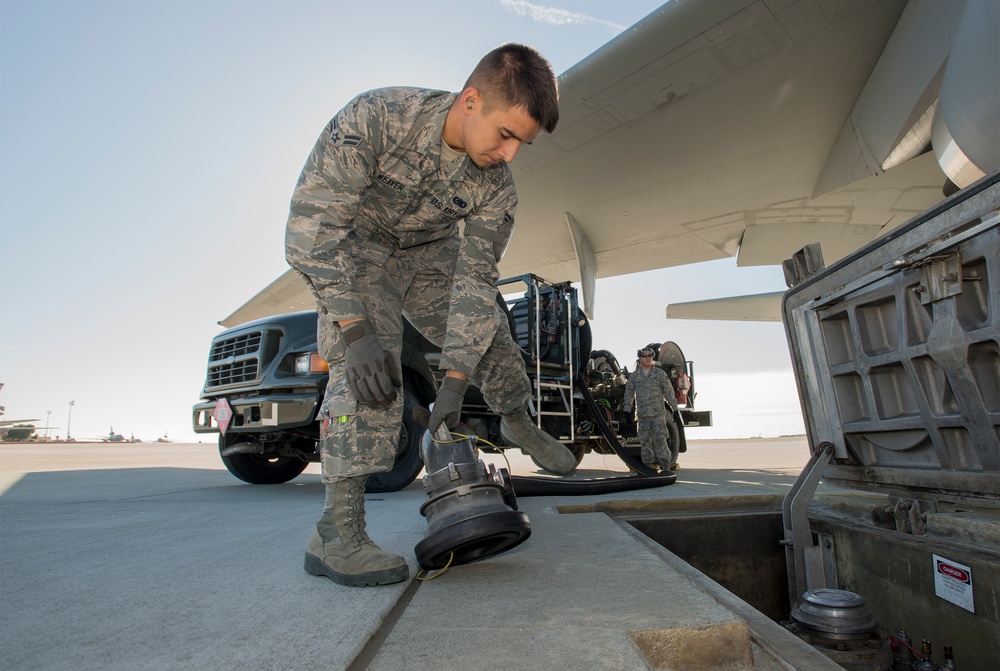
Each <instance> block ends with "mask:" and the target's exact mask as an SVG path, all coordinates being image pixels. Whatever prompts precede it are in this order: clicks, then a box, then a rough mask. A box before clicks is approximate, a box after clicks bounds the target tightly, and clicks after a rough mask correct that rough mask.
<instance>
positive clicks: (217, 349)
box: [205, 331, 264, 389]
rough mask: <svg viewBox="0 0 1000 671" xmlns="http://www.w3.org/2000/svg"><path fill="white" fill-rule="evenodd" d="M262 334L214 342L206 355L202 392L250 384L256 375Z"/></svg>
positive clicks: (251, 334)
mask: <svg viewBox="0 0 1000 671" xmlns="http://www.w3.org/2000/svg"><path fill="white" fill-rule="evenodd" d="M263 341H264V332H263V331H252V332H250V333H243V334H240V335H238V336H233V337H230V338H224V339H221V340H216V341H215V342H213V343H212V351H211V353H210V354H209V355H208V376H207V378H206V381H205V388H206V389H214V388H216V387H226V386H230V385H234V384H243V383H246V382H254V381H256V380H257V376H258V375H259V373H260V352H261V343H263Z"/></svg>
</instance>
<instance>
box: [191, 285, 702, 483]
mask: <svg viewBox="0 0 1000 671" xmlns="http://www.w3.org/2000/svg"><path fill="white" fill-rule="evenodd" d="M497 288H498V294H497V301H498V303H499V304H500V305H501V307H502V308H503V309H504V312H505V314H506V315H507V321H508V325H509V327H510V331H511V334H512V336H513V338H514V341H515V342H516V343H517V344H518V346H519V348H520V350H521V355H522V359H523V363H524V366H525V371H526V373H527V374H528V378H529V379H530V381H531V385H532V399H531V403H530V408H531V410H532V413H533V416H534V418H535V421H536V422H537V425H538V426H539V427H540V428H541V429H542V430H544V431H546V432H547V433H549V434H550V435H552V436H553V437H555V438H556V439H557V440H559V441H561V442H562V443H563V444H565V445H566V446H567V447H568V448H569V449H570V450H571V451H572V452H573V454H574V456H575V457H576V459H577V463H578V464H579V463H580V461H582V459H583V457H584V455H586V454H587V453H588V452H598V453H600V454H614V455H617V456H618V457H619V458H621V459H622V460H623V461H624V462H625V463H626V464H627V465H628V466H629V467H630V468H631V469H632V470H634V471H636V472H638V473H644V474H647V473H652V472H653V471H651V469H649V468H648V467H646V466H644V465H643V464H642V461H641V459H640V457H639V441H638V438H637V435H636V421H635V418H634V417H632V416H630V415H628V414H626V413H625V412H622V410H621V406H622V400H623V398H624V393H625V385H626V382H627V379H628V374H629V371H628V369H627V367H623V366H621V365H620V364H619V362H618V360H617V358H616V357H615V356H614V355H613V354H612V353H611V352H609V351H608V350H603V349H594V348H593V346H592V343H591V328H590V322H589V320H588V319H587V317H586V315H585V314H584V313H583V311H582V310H581V309H580V308H579V305H578V303H577V292H576V289H575V288H574V287H573V286H572V284H570V283H569V282H563V283H552V282H547V281H545V280H543V279H541V278H539V277H537V276H535V275H530V274H529V275H522V276H518V277H514V278H510V279H505V280H501V281H500V282H498V283H497ZM316 324H317V314H316V312H315V311H305V312H296V313H291V314H284V315H277V316H274V317H267V318H264V319H259V320H255V321H252V322H249V323H246V324H241V325H239V326H235V327H233V328H230V329H227V330H225V331H223V332H221V333H219V334H218V335H217V336H216V337H215V338H213V340H212V344H211V348H210V352H209V357H208V366H207V372H206V377H205V386H204V388H203V389H202V393H201V400H200V401H199V402H198V403H197V404H196V405H195V406H194V408H193V410H192V415H193V417H192V423H193V427H194V430H195V432H196V433H199V434H209V433H218V434H219V438H218V440H219V454H220V456H221V458H222V462H223V463H224V464H225V466H226V468H227V469H229V471H230V472H231V473H232V474H233V475H234V476H236V477H237V478H239V479H240V480H243V481H244V482H248V483H252V484H277V483H282V482H287V481H289V480H291V479H293V478H295V477H296V476H298V475H299V474H300V473H302V471H303V470H304V469H305V468H306V466H307V465H308V464H309V463H311V462H318V461H319V460H320V454H319V446H318V441H319V423H318V422H317V414H318V412H319V410H320V407H321V405H322V402H323V394H324V392H325V389H326V383H327V379H328V371H327V367H326V363H325V362H324V361H322V359H321V358H320V356H319V354H318V353H317V341H316ZM649 347H651V348H653V350H654V351H655V352H656V353H657V355H656V361H657V365H659V366H660V367H661V368H663V369H664V370H665V371H666V372H667V373H668V374H669V375H670V378H671V381H672V383H673V387H674V392H675V395H676V397H677V401H678V406H679V407H678V410H677V411H676V412H675V414H674V422H673V424H672V425H670V424H669V423H668V427H672V428H671V436H670V440H671V447H673V446H674V445H675V444H676V445H677V450H676V452H685V451H686V450H687V437H686V433H685V430H686V429H687V428H692V427H698V426H710V425H711V423H712V413H711V411H701V410H695V405H694V403H695V397H696V396H697V392H696V390H695V382H694V363H693V362H692V361H689V360H687V359H685V357H684V353H683V351H682V350H681V348H680V347H679V346H678V345H677V344H676V343H673V342H662V343H661V342H651V343H649ZM440 353H441V352H440V349H439V348H438V347H436V346H435V345H433V344H432V343H430V342H429V341H428V340H427V339H425V338H423V337H422V336H421V335H420V334H419V333H418V332H417V331H416V329H415V328H413V327H412V326H411V325H410V324H409V323H408V322H405V320H404V334H403V350H402V356H401V367H402V377H403V389H402V393H403V399H404V411H403V419H402V422H401V426H400V432H399V441H398V446H397V454H396V462H395V464H394V466H393V469H392V470H391V471H389V472H387V473H379V474H376V475H373V476H370V477H369V479H368V485H367V489H368V491H369V492H391V491H397V490H399V489H402V488H403V487H406V486H407V485H409V484H410V483H411V482H412V481H413V480H414V479H415V478H416V476H417V475H418V474H419V473H420V471H421V469H423V467H424V463H423V460H422V458H421V454H420V449H419V448H420V440H421V436H422V434H423V433H424V430H423V428H422V427H421V426H420V425H419V424H417V422H416V421H415V420H414V419H413V417H412V411H413V409H414V408H416V407H421V406H422V407H427V405H428V404H429V403H432V402H433V401H434V398H435V396H436V393H437V392H436V390H437V386H438V382H439V381H440V379H441V378H442V377H443V372H442V371H440V370H439V369H438V365H437V364H438V361H439V360H440ZM461 421H462V423H464V424H465V425H466V426H468V427H469V428H470V429H471V430H472V431H474V432H475V434H476V435H477V436H478V437H479V438H481V439H484V440H485V441H486V442H488V443H490V444H492V445H493V446H495V448H491V447H488V446H487V445H486V443H485V442H481V443H480V447H481V448H483V449H486V450H490V449H499V450H503V449H510V448H511V447H513V446H511V445H507V444H506V443H505V442H504V439H503V437H502V436H501V435H500V417H499V415H497V414H496V413H494V412H492V411H491V410H490V408H489V407H488V406H487V405H486V403H485V402H484V401H483V398H482V394H481V393H480V392H479V390H478V389H476V388H475V387H473V386H470V387H469V390H468V391H467V392H466V396H465V402H464V404H463V415H462V420H461ZM518 449H519V448H518ZM660 466H661V468H663V469H666V468H667V465H660Z"/></svg>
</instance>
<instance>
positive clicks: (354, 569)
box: [305, 475, 410, 587]
mask: <svg viewBox="0 0 1000 671" xmlns="http://www.w3.org/2000/svg"><path fill="white" fill-rule="evenodd" d="M367 479H368V476H367V475H363V476H359V477H354V478H346V479H344V480H340V481H338V482H335V483H332V484H327V486H326V505H325V506H324V508H323V515H322V516H321V517H320V518H319V522H317V523H316V531H314V532H313V535H312V538H311V539H309V546H308V547H307V548H306V560H305V569H306V571H307V572H308V573H311V574H313V575H323V576H326V577H327V578H330V579H331V580H333V581H334V582H336V583H340V584H341V585H350V586H352V587H362V586H365V585H388V584H391V583H394V582H400V581H401V580H406V579H407V578H408V577H409V576H410V569H409V567H408V566H407V565H406V561H405V560H404V559H403V558H402V557H400V556H399V555H397V554H393V553H391V552H386V551H384V550H383V549H382V548H380V547H379V546H377V545H375V543H374V542H372V539H371V538H369V537H368V533H367V532H366V531H365V481H366V480H367Z"/></svg>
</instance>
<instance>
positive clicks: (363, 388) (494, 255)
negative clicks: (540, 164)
mask: <svg viewBox="0 0 1000 671" xmlns="http://www.w3.org/2000/svg"><path fill="white" fill-rule="evenodd" d="M557 121H558V103H557V93H556V85H555V77H554V75H553V74H552V70H551V67H550V66H549V64H548V63H547V62H546V61H545V60H544V59H543V58H542V57H541V56H540V55H538V53H537V52H535V51H534V50H533V49H530V48H529V47H524V46H521V45H504V46H503V47H499V48H498V49H495V50H494V51H492V52H490V54H488V55H487V56H486V57H484V58H483V60H482V61H481V62H480V64H479V65H478V66H477V68H476V70H475V71H474V72H473V74H472V75H471V76H470V78H469V80H468V81H467V82H466V85H465V88H464V90H463V91H462V92H461V93H459V94H455V93H448V92H446V91H435V90H426V89H417V88H387V89H379V90H374V91H369V92H367V93H363V94H361V95H359V96H358V97H356V98H355V99H354V100H352V101H351V102H350V103H348V104H347V106H346V107H344V109H342V110H341V111H340V112H339V113H338V114H337V115H336V116H335V117H334V118H333V120H332V121H331V122H330V123H329V124H328V125H327V127H326V128H325V129H324V130H323V132H322V134H321V135H320V137H319V140H318V141H317V143H316V146H315V147H314V148H313V151H312V153H311V154H310V156H309V159H308V160H307V162H306V165H305V167H304V168H303V170H302V174H301V175H300V177H299V180H298V185H297V186H296V189H295V193H294V195H293V197H292V204H291V213H290V216H289V219H288V226H287V231H286V236H285V249H286V258H287V260H288V262H289V264H290V265H291V266H292V267H293V268H295V269H296V270H297V271H299V273H300V274H301V275H302V277H303V278H304V279H305V281H306V283H307V285H308V286H309V287H310V289H311V290H312V292H313V294H314V295H315V296H316V300H317V310H318V311H319V314H320V325H319V333H318V341H319V347H320V355H321V356H323V358H324V359H325V360H326V361H327V363H328V364H329V366H330V382H329V385H328V387H327V390H326V396H325V399H324V402H323V407H322V410H321V416H322V418H323V423H324V430H323V437H322V441H321V442H322V445H321V449H322V453H323V479H324V482H325V483H326V484H327V501H326V506H325V509H324V512H323V516H322V517H321V519H320V522H319V523H318V524H317V532H316V533H315V534H314V535H313V538H312V540H311V541H310V543H309V547H308V549H307V551H306V570H307V571H309V572H311V573H314V574H316V575H325V576H327V577H330V578H332V579H333V580H335V581H337V582H340V583H342V584H352V585H366V584H384V583H389V582H397V581H399V580H404V579H405V578H406V577H407V575H408V572H407V567H406V563H405V561H403V559H402V557H399V556H398V555H394V554H391V553H387V552H384V551H382V550H381V549H380V548H378V546H376V545H375V544H374V543H373V542H372V541H371V539H369V538H368V536H367V534H366V532H365V524H364V509H363V496H362V493H363V490H364V482H365V480H366V479H367V477H368V475H370V474H372V473H378V472H383V471H388V470H391V468H392V466H393V463H394V460H395V453H396V442H397V436H398V433H399V423H400V418H401V415H402V410H403V398H402V394H399V393H397V390H398V389H399V388H400V387H401V385H402V381H401V379H400V374H399V370H400V368H399V357H400V351H401V341H402V333H403V317H404V316H405V317H406V318H407V319H408V320H409V321H410V322H411V323H412V324H413V326H415V327H416V328H417V329H418V330H419V331H420V332H421V333H422V334H423V335H424V336H425V337H426V338H427V339H428V340H430V341H431V342H433V343H435V344H437V345H439V346H441V347H442V355H441V361H440V368H441V369H442V370H445V371H447V372H446V377H445V379H444V383H443V384H442V388H441V390H440V391H439V393H438V397H437V400H436V402H435V405H434V412H433V413H430V412H427V411H424V412H423V414H422V415H421V416H420V417H418V420H422V423H424V424H425V425H427V426H428V428H429V429H430V430H431V431H433V430H434V429H435V428H436V427H437V426H438V425H440V424H441V423H442V422H446V423H447V425H448V426H449V427H452V426H454V425H455V423H457V421H458V417H459V415H460V412H461V403H462V397H463V396H464V392H465V389H466V386H467V384H468V382H469V381H471V382H472V383H473V384H476V385H477V386H479V387H480V389H481V390H482V392H483V396H484V398H485V400H486V402H487V403H488V404H489V405H490V407H491V408H493V409H494V410H495V411H496V412H498V413H499V414H501V416H502V424H501V426H502V428H505V429H508V431H505V432H504V435H505V437H508V438H509V440H510V442H515V443H517V440H518V439H521V440H522V442H521V443H517V444H520V446H521V447H523V448H525V449H526V450H529V451H530V450H532V449H534V450H535V453H533V454H534V456H535V457H536V459H539V460H540V462H541V463H543V464H544V465H546V466H547V467H548V468H549V469H550V470H553V471H555V472H569V471H571V470H573V468H575V466H576V460H575V459H574V458H573V456H572V454H571V453H570V452H569V450H568V449H567V448H565V446H563V445H561V444H560V443H559V442H558V441H556V440H555V439H553V438H551V437H549V436H547V435H545V434H542V433H541V432H540V431H538V430H537V428H534V424H533V423H532V422H530V421H529V420H528V417H527V412H526V405H527V400H528V398H529V395H530V386H529V382H528V378H527V376H526V374H525V372H524V366H523V363H522V360H521V357H520V354H519V353H518V351H517V348H516V345H515V344H514V342H513V340H512V339H511V336H510V333H509V330H508V327H507V321H506V318H505V317H504V316H503V315H502V314H501V313H500V308H499V306H498V304H497V302H496V294H497V290H496V287H495V283H496V281H497V279H498V272H497V263H498V262H499V260H500V257H501V255H502V254H503V252H504V250H505V249H506V246H507V242H508V241H509V239H510V236H511V234H512V232H513V227H514V212H515V208H516V205H517V194H516V191H515V188H514V182H513V179H512V177H511V172H510V168H509V167H508V166H507V163H509V162H510V161H512V160H513V158H514V155H515V154H516V153H517V151H518V149H519V147H520V145H521V144H522V143H525V142H528V143H530V142H531V141H533V140H534V139H535V138H536V137H537V136H538V135H539V134H541V132H542V131H543V130H545V131H547V132H552V130H554V128H555V125H556V122H557ZM460 222H464V235H462V236H460V235H459V223H460ZM415 416H416V413H415ZM525 424H528V425H530V426H529V427H528V428H527V429H525V427H524V425H525ZM532 430H533V431H534V433H532ZM537 434H541V435H537ZM359 500H360V501H361V503H360V504H359V503H358V501H359Z"/></svg>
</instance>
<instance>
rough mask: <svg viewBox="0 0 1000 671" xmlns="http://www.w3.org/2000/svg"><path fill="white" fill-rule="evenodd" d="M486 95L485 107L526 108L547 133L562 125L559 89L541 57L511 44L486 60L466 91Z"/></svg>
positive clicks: (520, 46)
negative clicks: (472, 90)
mask: <svg viewBox="0 0 1000 671" xmlns="http://www.w3.org/2000/svg"><path fill="white" fill-rule="evenodd" d="M470 86H471V87H473V88H476V89H479V91H480V93H482V94H483V97H484V101H483V102H484V104H485V105H488V106H493V105H503V106H507V107H523V108H524V109H525V110H527V112H528V114H529V115H530V116H531V118H532V119H534V120H535V121H537V122H538V125H540V126H541V127H542V128H544V129H545V131H546V132H548V133H551V132H552V131H554V130H555V129H556V124H557V123H558V122H559V88H558V85H557V84H556V76H555V74H553V72H552V66H551V65H550V64H549V62H548V61H547V60H545V59H544V58H543V57H542V55H541V54H539V53H538V52H537V51H535V50H534V49H532V48H531V47H528V46H525V45H523V44H514V43H512V42H509V43H507V44H504V45H501V46H499V47H497V48H496V49H494V50H493V51H491V52H490V53H488V54H486V55H485V56H483V58H482V60H480V61H479V65H477V66H476V69H475V70H473V71H472V74H471V75H469V79H468V81H466V82H465V86H464V87H463V88H469V87H470Z"/></svg>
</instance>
